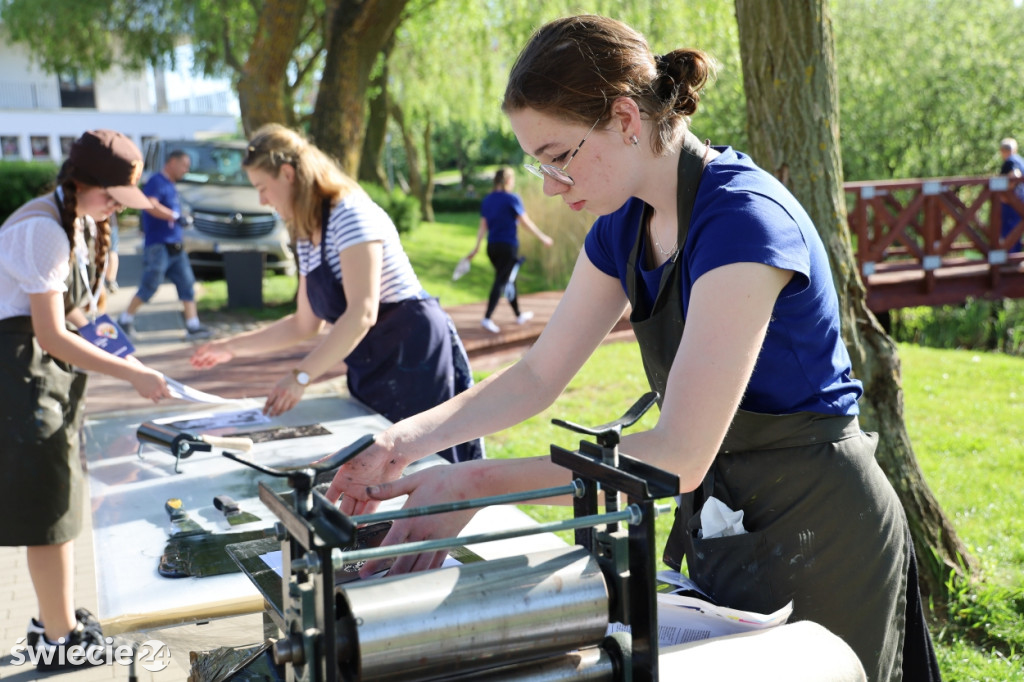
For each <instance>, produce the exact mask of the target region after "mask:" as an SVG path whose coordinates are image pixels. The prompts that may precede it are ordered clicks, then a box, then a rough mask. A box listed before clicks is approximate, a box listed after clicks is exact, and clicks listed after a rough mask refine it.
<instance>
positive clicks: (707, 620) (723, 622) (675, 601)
mask: <svg viewBox="0 0 1024 682" xmlns="http://www.w3.org/2000/svg"><path fill="white" fill-rule="evenodd" d="M791 613H793V602H789V603H788V604H786V605H785V606H783V607H782V608H781V609H779V610H778V611H775V612H774V613H768V614H762V613H755V612H753V611H740V610H738V609H730V608H727V607H724V606H715V605H714V604H710V603H708V602H705V601H702V600H700V599H694V598H692V597H680V596H678V595H674V594H658V646H662V647H667V646H673V645H675V644H685V643H687V642H696V641H699V640H702V639H710V638H712V637H723V636H725V635H735V634H737V633H740V632H750V631H752V630H764V629H766V628H773V627H775V626H777V625H782V624H784V623H785V622H786V621H787V620H788V619H789V616H790V614H791ZM629 630H630V628H629V626H628V625H623V624H622V623H612V624H610V625H609V626H608V634H611V633H613V632H622V631H625V632H629Z"/></svg>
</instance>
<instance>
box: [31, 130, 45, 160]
mask: <svg viewBox="0 0 1024 682" xmlns="http://www.w3.org/2000/svg"><path fill="white" fill-rule="evenodd" d="M28 141H29V144H30V145H31V146H32V158H33V159H49V158H50V138H49V137H47V136H45V135H32V136H31V137H29V138H28Z"/></svg>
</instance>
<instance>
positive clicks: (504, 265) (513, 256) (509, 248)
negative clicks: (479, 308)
mask: <svg viewBox="0 0 1024 682" xmlns="http://www.w3.org/2000/svg"><path fill="white" fill-rule="evenodd" d="M487 257H488V258H489V259H490V260H491V265H493V266H494V284H492V285H491V295H490V297H489V298H488V299H487V314H486V315H484V317H488V318H489V317H490V316H491V315H493V314H494V309H495V308H497V307H498V301H499V300H500V299H501V295H502V294H503V293H507V294H508V302H509V303H511V304H512V311H513V312H515V314H516V317H519V297H518V295H517V294H516V284H515V282H512V283H511V286H509V281H508V280H509V277H511V275H512V269H513V268H514V267H515V266H516V261H517V260H518V259H519V247H518V246H516V245H515V244H503V243H501V242H497V243H494V242H487ZM506 289H507V292H506Z"/></svg>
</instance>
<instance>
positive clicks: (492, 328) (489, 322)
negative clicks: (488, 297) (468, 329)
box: [480, 317, 501, 334]
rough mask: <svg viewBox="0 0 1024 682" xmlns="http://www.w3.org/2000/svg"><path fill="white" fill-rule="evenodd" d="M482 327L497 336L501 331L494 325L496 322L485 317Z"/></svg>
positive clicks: (481, 322)
mask: <svg viewBox="0 0 1024 682" xmlns="http://www.w3.org/2000/svg"><path fill="white" fill-rule="evenodd" d="M480 326H481V327H483V328H484V329H486V330H487V331H489V332H491V333H492V334H497V333H499V332H500V331H501V328H500V327H498V325H496V324H494V321H493V320H492V319H491V318H489V317H485V318H483V319H482V320H480Z"/></svg>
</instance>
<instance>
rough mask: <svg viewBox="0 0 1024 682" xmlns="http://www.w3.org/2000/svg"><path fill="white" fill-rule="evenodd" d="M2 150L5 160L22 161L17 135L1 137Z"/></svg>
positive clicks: (0, 145)
mask: <svg viewBox="0 0 1024 682" xmlns="http://www.w3.org/2000/svg"><path fill="white" fill-rule="evenodd" d="M0 150H2V152H3V158H5V159H20V158H21V150H20V149H18V137H17V135H0Z"/></svg>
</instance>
